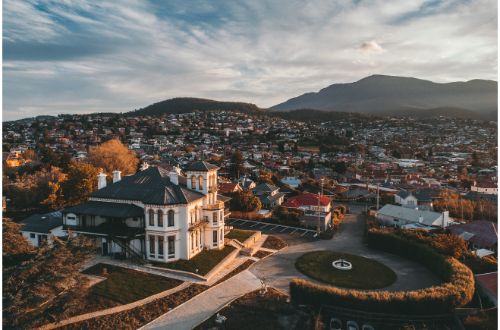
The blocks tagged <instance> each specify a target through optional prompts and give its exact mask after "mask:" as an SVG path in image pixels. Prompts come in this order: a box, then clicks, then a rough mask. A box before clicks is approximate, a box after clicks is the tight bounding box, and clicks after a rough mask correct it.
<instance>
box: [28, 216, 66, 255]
mask: <svg viewBox="0 0 500 330" xmlns="http://www.w3.org/2000/svg"><path fill="white" fill-rule="evenodd" d="M20 225H21V226H22V227H21V234H22V235H23V236H24V237H25V238H26V239H28V241H29V242H30V243H31V244H32V245H33V246H34V247H39V246H40V245H42V243H43V242H44V241H46V240H48V241H49V242H50V237H51V236H56V237H64V236H66V235H67V233H66V232H65V231H64V230H63V217H62V213H61V212H59V211H54V212H51V213H46V214H33V215H31V216H29V217H27V218H26V219H24V220H23V221H21V222H20Z"/></svg>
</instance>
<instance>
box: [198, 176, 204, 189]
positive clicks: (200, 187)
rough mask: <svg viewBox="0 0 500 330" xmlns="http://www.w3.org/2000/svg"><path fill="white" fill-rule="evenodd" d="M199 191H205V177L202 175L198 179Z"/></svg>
mask: <svg viewBox="0 0 500 330" xmlns="http://www.w3.org/2000/svg"><path fill="white" fill-rule="evenodd" d="M198 190H203V177H202V176H201V175H200V176H199V177H198Z"/></svg>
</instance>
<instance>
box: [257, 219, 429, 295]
mask: <svg viewBox="0 0 500 330" xmlns="http://www.w3.org/2000/svg"><path fill="white" fill-rule="evenodd" d="M363 230H364V221H363V218H362V216H361V215H357V214H348V215H346V217H345V218H344V223H343V224H342V225H341V226H340V231H339V232H338V233H336V234H335V235H334V236H333V238H332V239H331V240H315V241H312V242H306V243H302V244H297V245H292V246H288V247H286V248H284V249H283V250H281V251H279V252H278V253H276V254H274V255H272V256H269V257H268V258H265V259H264V260H262V261H260V262H258V263H256V264H254V265H252V266H251V267H250V268H249V269H250V271H251V272H252V273H253V274H254V275H255V276H257V277H258V278H261V279H263V280H264V281H265V282H266V284H267V285H269V286H272V287H276V288H278V289H281V290H283V291H285V292H289V283H290V280H292V279H293V278H305V279H308V280H310V281H311V282H316V281H314V280H312V279H310V278H308V277H307V276H305V275H303V274H302V273H300V272H299V271H297V270H296V269H295V260H296V259H297V258H298V257H300V256H301V255H302V254H304V253H306V252H310V251H315V250H334V251H339V252H345V253H351V254H356V255H360V256H363V257H367V258H371V259H375V260H377V261H380V262H382V263H383V264H384V265H386V266H388V267H390V268H391V269H392V270H394V272H396V274H397V276H398V278H397V280H396V282H394V283H393V284H392V285H390V286H389V287H387V288H384V290H389V291H400V290H416V289H421V288H426V287H429V286H432V285H436V284H438V283H439V280H438V278H437V277H436V276H435V275H434V274H432V273H431V272H430V271H429V270H428V269H427V268H425V267H424V266H422V265H420V264H418V263H415V262H413V261H411V260H408V259H405V258H401V257H398V256H396V255H393V254H389V253H384V252H381V251H378V250H374V249H370V248H368V247H367V246H365V245H364V244H363V242H362V237H363ZM316 283H318V282H316Z"/></svg>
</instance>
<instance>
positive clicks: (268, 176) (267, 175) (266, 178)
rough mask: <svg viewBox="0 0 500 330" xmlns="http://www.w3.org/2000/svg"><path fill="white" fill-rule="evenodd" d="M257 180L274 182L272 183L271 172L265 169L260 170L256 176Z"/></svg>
mask: <svg viewBox="0 0 500 330" xmlns="http://www.w3.org/2000/svg"><path fill="white" fill-rule="evenodd" d="M257 181H258V182H259V183H269V184H274V183H273V174H272V173H271V172H267V171H261V172H260V173H259V177H258V178H257Z"/></svg>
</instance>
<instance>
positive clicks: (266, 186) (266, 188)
mask: <svg viewBox="0 0 500 330" xmlns="http://www.w3.org/2000/svg"><path fill="white" fill-rule="evenodd" d="M276 189H279V188H278V187H276V186H274V185H272V184H269V183H260V184H259V185H257V186H256V187H255V188H253V191H262V192H272V191H275V190H276Z"/></svg>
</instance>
